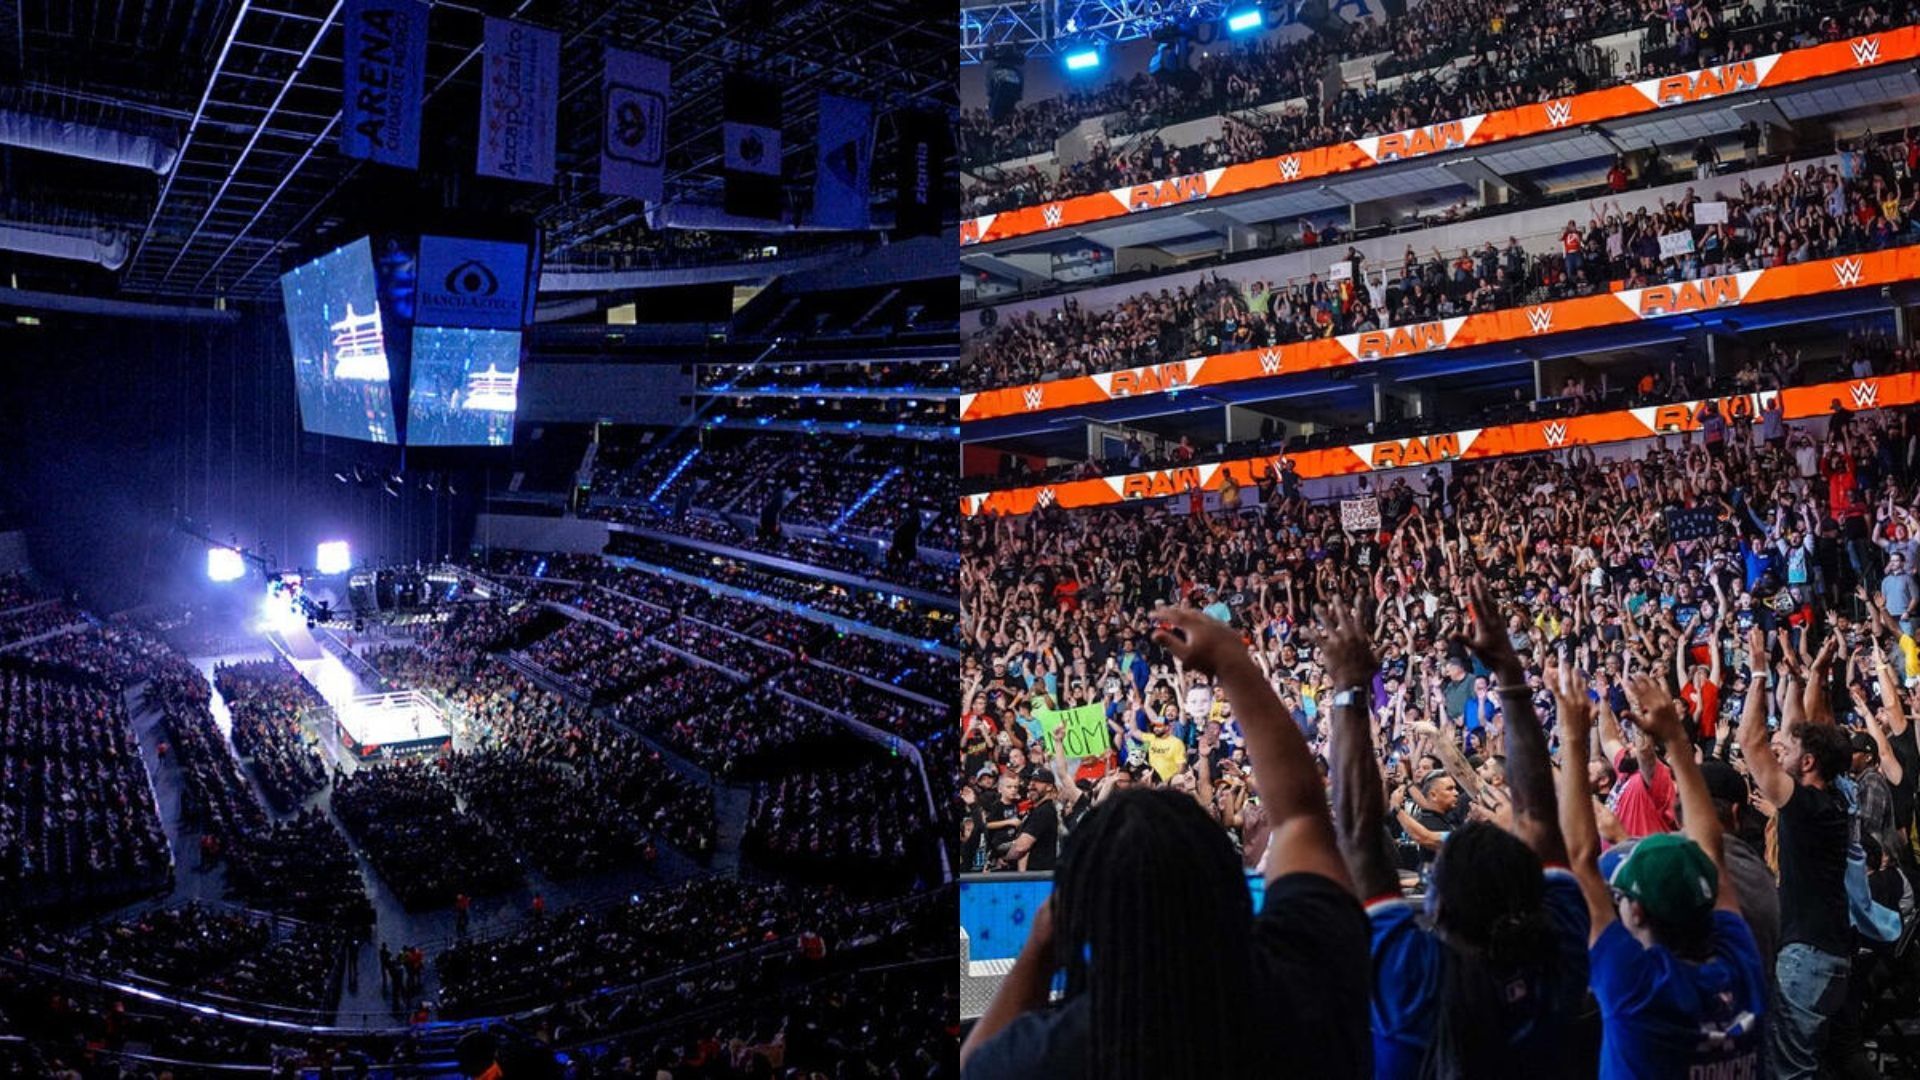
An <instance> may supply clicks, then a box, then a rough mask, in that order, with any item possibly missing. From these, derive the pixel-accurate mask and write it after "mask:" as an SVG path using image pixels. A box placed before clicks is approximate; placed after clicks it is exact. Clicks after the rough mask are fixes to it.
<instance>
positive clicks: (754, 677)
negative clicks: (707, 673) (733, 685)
mask: <svg viewBox="0 0 1920 1080" xmlns="http://www.w3.org/2000/svg"><path fill="white" fill-rule="evenodd" d="M654 637H655V638H656V639H657V640H659V641H660V642H662V643H663V644H666V645H671V646H673V647H675V648H677V649H682V650H684V651H686V652H690V653H692V654H693V655H695V656H698V657H700V658H701V659H703V660H710V661H712V662H713V663H716V664H719V665H720V666H721V667H724V668H726V669H727V670H729V671H733V672H737V673H738V674H740V675H744V676H746V678H747V681H748V682H763V681H765V680H766V679H768V678H769V677H771V676H772V675H773V674H774V673H775V672H778V671H780V670H782V669H784V668H785V667H786V666H787V665H788V664H789V663H791V662H792V653H791V649H792V646H791V645H789V646H787V647H785V648H782V647H779V646H774V645H769V644H766V643H764V642H761V641H759V640H757V639H754V638H750V637H743V636H741V635H739V634H736V633H733V632H731V631H728V630H722V629H720V628H719V627H717V626H715V625H713V624H710V623H705V622H697V621H695V620H693V619H681V620H679V621H678V622H675V623H674V624H673V625H671V626H668V627H666V628H665V629H663V630H661V631H659V632H658V633H656V634H655V635H654Z"/></svg>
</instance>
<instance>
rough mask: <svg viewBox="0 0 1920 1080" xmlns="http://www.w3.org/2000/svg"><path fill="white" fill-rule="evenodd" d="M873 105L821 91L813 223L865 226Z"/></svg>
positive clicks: (831, 226)
mask: <svg viewBox="0 0 1920 1080" xmlns="http://www.w3.org/2000/svg"><path fill="white" fill-rule="evenodd" d="M872 171H873V106H871V105H868V104H867V103H866V102H864V101H856V100H854V99H853V98H843V97H836V96H834V95H832V94H821V95H820V137H819V139H818V140H817V141H816V144H815V154H814V167H813V223H814V224H815V225H817V226H819V227H821V228H825V229H864V228H867V227H868V226H869V225H871V224H872V214H871V212H870V207H869V206H868V204H869V203H871V202H872V201H873V200H872V197H871V185H870V182H869V181H870V177H871V174H872Z"/></svg>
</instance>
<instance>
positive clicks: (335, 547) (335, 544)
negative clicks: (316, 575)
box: [313, 540, 353, 574]
mask: <svg viewBox="0 0 1920 1080" xmlns="http://www.w3.org/2000/svg"><path fill="white" fill-rule="evenodd" d="M313 565H314V567H315V568H316V569H318V570H319V571H320V572H321V573H323V574H344V573H346V572H347V571H348V570H351V569H352V568H353V553H352V551H351V550H350V549H349V548H348V547H347V542H346V541H345V540H328V541H327V542H325V543H323V544H321V545H320V546H319V547H318V548H317V549H315V551H314V556H313Z"/></svg>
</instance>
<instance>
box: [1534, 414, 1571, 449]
mask: <svg viewBox="0 0 1920 1080" xmlns="http://www.w3.org/2000/svg"><path fill="white" fill-rule="evenodd" d="M1540 434H1541V435H1543V436H1545V437H1546V440H1547V445H1548V446H1561V445H1563V444H1565V443H1566V441H1567V425H1565V424H1562V423H1560V422H1559V421H1557V420H1556V421H1554V422H1553V423H1551V424H1544V425H1542V426H1541V428H1540Z"/></svg>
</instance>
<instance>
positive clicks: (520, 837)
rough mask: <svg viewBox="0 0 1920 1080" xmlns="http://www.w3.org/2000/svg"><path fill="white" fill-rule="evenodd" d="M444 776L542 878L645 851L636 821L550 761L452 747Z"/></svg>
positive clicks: (635, 858)
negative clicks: (454, 749)
mask: <svg viewBox="0 0 1920 1080" xmlns="http://www.w3.org/2000/svg"><path fill="white" fill-rule="evenodd" d="M447 782H448V783H449V784H450V785H451V786H452V788H453V790H454V792H455V793H457V794H458V795H459V796H460V799H461V801H462V803H463V804H464V805H465V806H466V809H467V812H468V813H470V814H473V815H474V816H476V817H478V818H480V819H481V820H483V821H485V822H486V823H487V824H488V825H489V826H491V827H492V828H493V829H494V830H495V831H496V832H497V833H498V834H499V835H500V836H502V837H503V838H505V839H506V841H507V842H508V843H509V844H511V845H513V847H514V848H515V849H516V850H518V851H522V852H525V853H526V857H527V859H528V860H530V861H531V862H532V863H533V864H534V865H535V866H537V867H539V868H540V871H541V872H542V873H544V874H546V875H547V876H548V877H550V878H556V879H566V878H569V877H574V876H576V875H579V874H584V873H589V872H591V871H595V870H603V869H607V868H609V867H613V866H629V865H633V864H635V863H637V862H639V861H640V859H641V858H642V857H643V856H645V855H646V854H648V851H649V848H648V844H649V840H648V838H647V830H646V829H645V828H644V827H643V826H642V825H641V824H640V822H639V821H637V820H635V819H634V817H633V815H632V814H631V813H630V812H628V811H626V810H624V809H622V808H620V807H619V806H616V805H613V804H611V803H610V802H609V801H608V800H607V799H606V798H605V797H603V796H602V795H600V794H599V793H598V792H596V791H594V790H593V789H592V788H590V787H588V785H587V781H586V779H585V777H583V776H582V775H581V774H580V773H579V772H578V771H576V770H574V769H571V768H568V767H566V766H563V765H560V764H558V763H556V762H551V761H543V760H541V759H538V758H532V757H528V756H527V755H525V754H524V753H522V752H520V751H518V750H516V749H512V748H503V749H495V750H476V751H472V752H466V753H459V754H454V755H452V756H451V757H449V758H448V759H447Z"/></svg>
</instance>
